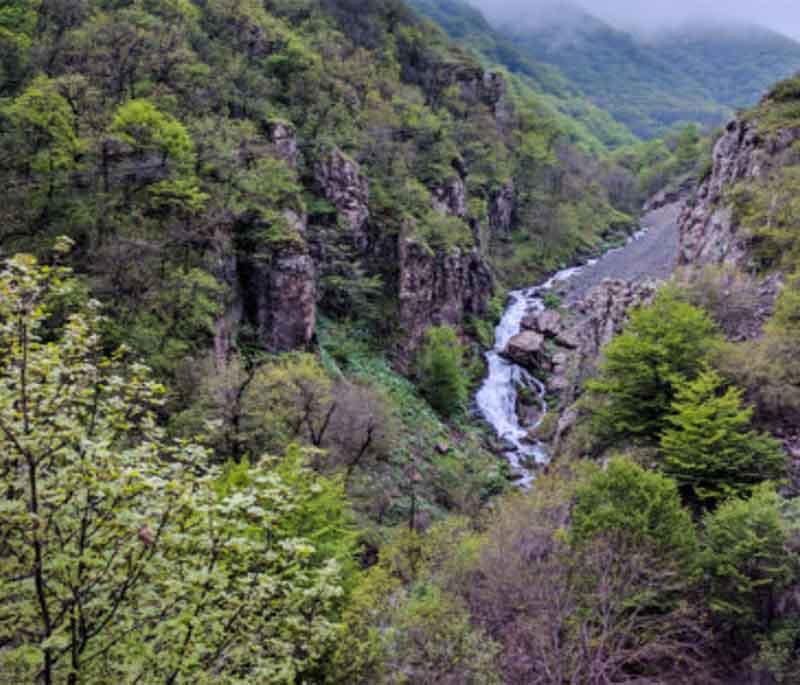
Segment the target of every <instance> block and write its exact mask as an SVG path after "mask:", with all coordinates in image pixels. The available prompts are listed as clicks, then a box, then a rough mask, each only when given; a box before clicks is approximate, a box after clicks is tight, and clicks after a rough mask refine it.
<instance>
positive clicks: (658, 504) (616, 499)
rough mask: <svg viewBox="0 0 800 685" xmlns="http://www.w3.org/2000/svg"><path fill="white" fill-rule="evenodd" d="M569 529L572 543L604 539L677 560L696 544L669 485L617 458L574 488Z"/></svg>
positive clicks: (683, 558) (684, 557)
mask: <svg viewBox="0 0 800 685" xmlns="http://www.w3.org/2000/svg"><path fill="white" fill-rule="evenodd" d="M570 530H571V534H572V536H573V540H574V541H575V542H576V543H578V544H585V543H587V542H589V541H591V540H592V539H594V538H596V537H598V536H606V537H608V538H610V539H622V540H623V541H624V542H627V543H629V544H632V545H634V546H646V547H649V548H650V549H653V550H654V551H656V552H657V553H658V555H659V557H660V558H662V559H664V560H671V561H678V562H686V561H688V560H689V559H690V558H691V557H692V555H693V554H694V551H695V548H696V545H697V540H696V536H695V532H694V527H693V526H692V519H691V516H690V514H689V512H688V511H687V510H686V509H684V508H683V506H682V505H681V500H680V496H679V495H678V489H677V487H676V485H675V482H674V481H672V480H671V479H669V478H666V477H665V476H663V475H661V474H659V473H653V472H652V471H648V470H646V469H644V468H642V467H641V466H639V465H638V464H636V463H634V462H632V461H629V460H627V459H621V458H616V459H613V460H612V461H611V463H610V464H609V466H608V468H607V469H605V470H603V471H598V472H597V473H595V474H594V475H593V476H592V477H591V478H590V479H589V481H588V482H587V483H585V484H583V485H582V486H580V487H579V488H578V490H577V491H576V493H575V507H574V509H573V510H572V525H571V526H570Z"/></svg>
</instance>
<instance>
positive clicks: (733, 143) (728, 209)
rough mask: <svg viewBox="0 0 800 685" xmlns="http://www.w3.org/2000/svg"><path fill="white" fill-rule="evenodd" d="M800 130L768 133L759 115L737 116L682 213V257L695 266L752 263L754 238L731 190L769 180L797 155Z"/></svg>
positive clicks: (741, 266)
mask: <svg viewBox="0 0 800 685" xmlns="http://www.w3.org/2000/svg"><path fill="white" fill-rule="evenodd" d="M798 139H800V129H798V128H792V129H783V130H779V131H777V132H774V133H772V134H769V135H766V134H764V133H762V132H761V131H760V130H759V126H758V122H757V121H756V120H754V119H747V118H741V119H736V120H734V121H731V122H730V123H729V124H728V126H727V127H726V129H725V132H724V133H723V135H722V136H721V137H720V139H719V140H718V141H717V143H716V144H715V146H714V151H713V155H712V166H711V171H710V173H709V174H708V176H707V177H706V178H705V179H704V180H702V182H701V183H700V184H699V186H698V188H697V191H696V193H695V196H694V198H693V200H692V201H690V202H689V203H687V205H686V208H685V210H684V212H683V214H682V216H681V218H680V222H679V225H680V242H681V248H680V262H681V264H682V265H684V266H687V267H689V268H690V269H697V268H699V267H702V266H704V265H707V264H722V263H727V264H731V265H733V266H736V267H740V268H746V267H747V265H748V261H749V251H748V240H747V238H746V236H744V235H742V233H741V231H740V230H739V226H738V225H737V222H736V220H735V217H734V211H733V207H732V203H731V200H730V196H729V194H730V192H731V191H732V190H733V189H734V187H735V186H736V184H737V183H739V182H742V181H752V180H758V179H764V178H766V176H767V175H768V174H769V172H770V171H771V170H773V169H775V168H778V167H780V166H783V165H785V164H787V163H789V162H790V161H792V159H793V158H794V159H795V160H796V159H797V154H798V153H797V150H796V149H795V148H794V143H795V142H796V141H797V140H798Z"/></svg>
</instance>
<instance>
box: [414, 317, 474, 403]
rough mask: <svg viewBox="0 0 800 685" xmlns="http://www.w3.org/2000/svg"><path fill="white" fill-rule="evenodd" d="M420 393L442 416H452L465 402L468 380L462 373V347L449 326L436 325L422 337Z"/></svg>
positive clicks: (463, 372) (464, 373)
mask: <svg viewBox="0 0 800 685" xmlns="http://www.w3.org/2000/svg"><path fill="white" fill-rule="evenodd" d="M419 374H420V385H421V388H422V392H423V394H424V395H425V397H426V398H427V400H428V402H430V403H431V406H432V407H433V408H434V409H435V410H436V411H438V412H439V413H440V414H442V415H443V416H454V415H455V414H458V413H459V412H461V411H463V410H464V406H465V404H466V402H467V393H468V378H467V374H466V372H465V371H464V348H463V346H462V345H461V342H460V341H459V340H458V336H457V335H456V332H455V331H454V330H453V329H452V328H451V327H450V326H435V327H433V328H430V329H428V331H427V333H426V334H425V343H424V345H423V347H422V351H421V352H420V358H419Z"/></svg>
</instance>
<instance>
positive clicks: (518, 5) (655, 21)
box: [470, 0, 800, 38]
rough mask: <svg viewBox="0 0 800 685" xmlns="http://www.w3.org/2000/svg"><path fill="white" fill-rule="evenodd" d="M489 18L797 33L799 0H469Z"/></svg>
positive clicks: (640, 29)
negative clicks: (755, 27)
mask: <svg viewBox="0 0 800 685" xmlns="http://www.w3.org/2000/svg"><path fill="white" fill-rule="evenodd" d="M470 3H471V4H472V5H474V6H475V7H478V8H479V9H481V10H482V11H483V12H484V13H485V14H486V16H487V17H489V18H490V19H491V20H492V21H495V22H507V21H512V20H513V21H514V22H518V21H519V20H520V19H521V18H524V19H525V20H526V21H527V22H536V21H538V20H540V19H544V20H546V19H547V17H548V16H560V17H561V19H562V21H564V20H568V19H570V18H572V19H578V20H580V19H581V12H580V10H581V9H582V10H585V11H586V12H588V13H590V14H591V15H593V16H596V17H598V18H600V19H602V20H604V21H606V22H608V23H610V24H613V25H614V26H616V27H619V28H621V29H624V30H627V31H636V32H637V33H659V32H661V31H669V30H674V29H677V28H681V27H685V26H688V25H692V26H697V25H698V24H704V25H708V26H716V27H719V26H720V25H731V24H733V25H735V24H759V25H762V26H765V27H768V28H771V29H773V30H775V31H778V32H780V33H784V34H786V35H789V36H792V37H795V38H799V37H800V4H798V3H796V2H793V1H792V0H764V1H763V2H759V3H754V2H750V1H749V0H731V1H729V2H725V3H721V2H716V1H714V0H675V1H674V2H669V1H668V0H654V1H653V2H649V3H647V6H646V11H642V10H643V6H642V4H641V3H640V2H637V1H636V0H576V1H575V2H564V1H563V0H470Z"/></svg>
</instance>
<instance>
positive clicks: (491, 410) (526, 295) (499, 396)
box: [475, 267, 581, 487]
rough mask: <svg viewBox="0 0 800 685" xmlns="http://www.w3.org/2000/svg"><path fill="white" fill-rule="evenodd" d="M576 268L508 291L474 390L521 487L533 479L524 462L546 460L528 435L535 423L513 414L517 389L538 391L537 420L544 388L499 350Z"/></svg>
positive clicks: (529, 469) (536, 443)
mask: <svg viewBox="0 0 800 685" xmlns="http://www.w3.org/2000/svg"><path fill="white" fill-rule="evenodd" d="M580 270H581V267H575V268H571V269H564V270H563V271H559V272H558V273H557V274H556V275H555V276H553V277H552V278H550V279H549V280H548V281H546V282H545V283H543V284H541V285H539V286H535V287H533V288H526V289H524V290H516V291H514V292H512V293H511V294H510V295H509V304H508V306H507V308H506V311H505V313H504V314H503V318H502V319H501V320H500V323H499V324H498V325H497V328H496V329H495V344H494V348H493V349H492V350H490V351H489V352H487V353H486V363H487V366H488V369H489V375H488V376H487V377H486V380H485V381H484V382H483V385H482V386H481V389H480V390H479V391H478V394H477V396H476V397H475V401H476V403H477V405H478V409H479V410H480V412H481V414H483V417H484V418H485V419H486V420H487V421H488V422H489V423H490V424H491V426H492V428H494V430H495V432H496V433H497V435H498V436H499V437H500V438H501V439H502V440H503V441H504V442H506V443H507V445H508V448H509V449H508V450H507V451H506V452H505V455H506V457H507V458H508V461H509V462H510V463H511V466H512V470H513V472H514V474H515V476H518V477H519V479H518V482H519V484H520V485H521V486H522V487H529V486H530V484H531V482H532V481H533V478H534V473H533V470H532V469H531V468H529V467H528V466H527V465H526V464H530V462H536V463H537V464H544V463H546V462H547V460H548V455H547V451H546V450H545V447H544V445H543V444H542V443H540V442H534V441H532V440H531V438H530V437H529V433H530V432H531V430H533V429H534V428H536V427H537V426H538V424H534V425H532V426H522V425H521V424H520V420H519V415H518V414H517V394H518V388H520V387H528V388H533V389H534V390H535V391H536V393H537V394H538V396H539V403H540V405H541V409H542V411H541V415H540V418H539V423H541V421H542V419H543V418H544V416H545V414H546V413H547V403H546V402H545V388H544V385H543V384H542V382H541V381H540V380H539V379H537V378H535V377H534V376H532V375H531V374H530V373H529V372H528V371H526V370H525V369H523V368H522V367H521V366H518V365H517V364H514V363H513V362H511V361H509V360H507V359H505V358H504V357H502V356H501V353H502V351H503V350H504V349H505V348H506V345H508V342H509V340H511V338H513V337H514V336H515V335H517V334H518V333H519V332H520V331H521V329H522V326H521V322H522V319H523V318H524V317H525V315H526V314H528V313H530V312H537V311H542V310H543V309H544V301H543V297H544V295H545V293H546V292H547V291H548V290H550V289H551V288H552V287H553V285H554V284H555V283H557V282H559V281H565V280H567V279H568V278H570V277H571V276H573V275H575V274H576V273H578V272H579V271H580Z"/></svg>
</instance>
